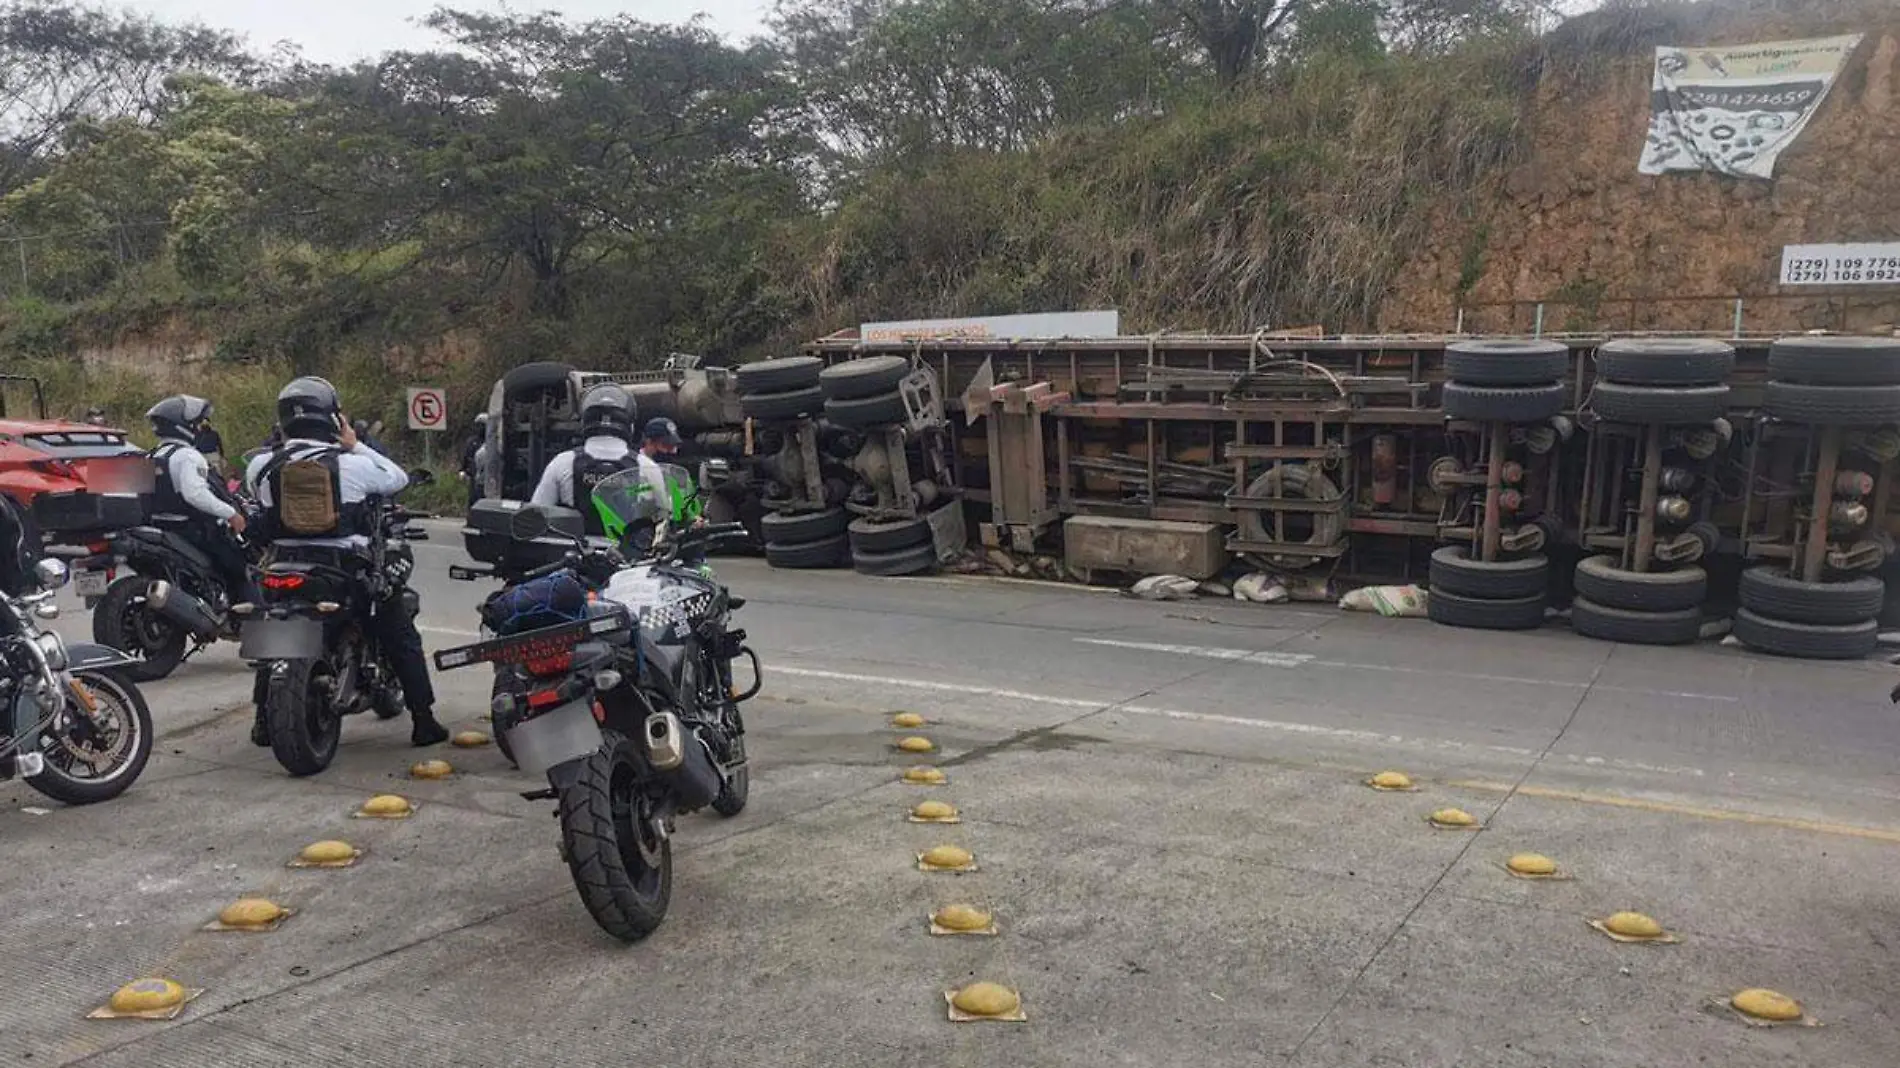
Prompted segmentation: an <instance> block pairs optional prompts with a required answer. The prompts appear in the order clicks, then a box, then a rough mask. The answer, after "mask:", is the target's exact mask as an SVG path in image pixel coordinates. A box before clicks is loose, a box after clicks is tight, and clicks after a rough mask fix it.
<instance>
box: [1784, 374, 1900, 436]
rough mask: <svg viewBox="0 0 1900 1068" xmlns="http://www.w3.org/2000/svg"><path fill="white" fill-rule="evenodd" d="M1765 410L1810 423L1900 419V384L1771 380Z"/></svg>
mask: <svg viewBox="0 0 1900 1068" xmlns="http://www.w3.org/2000/svg"><path fill="white" fill-rule="evenodd" d="M1761 406H1762V410H1763V411H1765V412H1767V413H1768V414H1769V415H1772V416H1774V417H1775V418H1776V419H1780V420H1782V421H1784V422H1789V423H1806V424H1808V425H1809V426H1880V425H1881V424H1883V423H1894V422H1900V385H1896V386H1810V385H1804V384H1801V383H1798V382H1770V383H1768V389H1767V391H1766V392H1765V393H1764V394H1763V395H1762V405H1761Z"/></svg>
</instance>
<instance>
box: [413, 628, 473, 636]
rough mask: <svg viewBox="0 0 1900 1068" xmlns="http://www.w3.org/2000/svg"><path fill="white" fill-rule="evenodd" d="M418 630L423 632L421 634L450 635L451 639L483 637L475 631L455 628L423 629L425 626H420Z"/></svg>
mask: <svg viewBox="0 0 1900 1068" xmlns="http://www.w3.org/2000/svg"><path fill="white" fill-rule="evenodd" d="M416 629H417V630H419V631H421V632H422V633H424V634H446V635H448V636H449V637H451V638H479V637H481V635H480V634H478V633H476V632H475V631H472V630H456V629H455V628H454V627H423V626H418V627H417V628H416Z"/></svg>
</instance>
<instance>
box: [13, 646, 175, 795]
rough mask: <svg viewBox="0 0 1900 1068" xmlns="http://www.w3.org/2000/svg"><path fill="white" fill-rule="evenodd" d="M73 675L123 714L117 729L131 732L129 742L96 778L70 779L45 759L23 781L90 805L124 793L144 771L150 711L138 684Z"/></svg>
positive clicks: (109, 676)
mask: <svg viewBox="0 0 1900 1068" xmlns="http://www.w3.org/2000/svg"><path fill="white" fill-rule="evenodd" d="M73 677H74V678H75V679H76V680H78V681H79V682H82V683H84V684H85V685H86V686H87V687H88V688H90V689H91V690H92V691H93V694H94V695H95V698H96V697H99V696H104V697H106V698H107V699H108V700H110V701H111V702H112V703H113V705H115V706H116V707H115V708H114V712H115V714H119V715H123V716H125V717H126V721H125V722H124V723H121V724H119V729H120V730H121V731H125V730H130V731H131V732H133V733H132V738H131V741H130V742H129V743H128V744H127V745H125V746H124V747H123V748H124V752H123V754H122V755H121V757H120V759H119V761H118V763H117V766H115V767H114V768H113V769H112V770H111V771H110V772H108V773H106V774H105V775H102V776H100V777H97V778H87V779H80V778H74V777H73V776H71V775H68V774H66V772H65V771H63V770H61V769H60V767H59V766H58V765H57V764H55V763H54V762H53V761H52V760H50V759H49V760H48V761H47V763H46V770H44V771H42V772H40V773H39V774H38V775H34V776H30V777H29V778H28V779H27V780H26V782H27V785H28V786H31V787H32V788H33V789H35V790H38V791H39V792H40V793H43V794H45V795H46V796H47V797H50V798H52V799H53V800H55V801H59V802H63V803H65V804H68V805H92V804H97V803H98V802H100V801H110V800H112V799H113V798H115V797H117V796H119V795H120V794H122V793H124V792H125V791H126V789H127V788H128V787H130V786H131V785H132V784H133V783H134V782H136V781H138V777H139V775H140V773H142V772H143V771H144V770H145V762H146V761H147V760H149V759H151V756H152V710H151V709H150V708H148V707H146V704H145V695H144V694H142V693H140V692H139V688H138V686H137V685H135V684H134V683H133V682H132V681H131V680H129V679H126V678H124V677H122V676H121V675H119V674H117V673H115V672H112V671H80V672H75V673H74V675H73Z"/></svg>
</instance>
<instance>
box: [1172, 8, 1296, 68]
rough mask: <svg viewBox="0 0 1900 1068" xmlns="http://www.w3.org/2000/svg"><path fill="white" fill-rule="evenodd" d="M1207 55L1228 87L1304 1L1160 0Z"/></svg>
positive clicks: (1284, 25) (1254, 59) (1258, 55)
mask: <svg viewBox="0 0 1900 1068" xmlns="http://www.w3.org/2000/svg"><path fill="white" fill-rule="evenodd" d="M1162 2H1163V3H1165V4H1167V5H1168V7H1169V8H1170V9H1171V10H1172V11H1173V12H1174V13H1175V15H1176V16H1177V17H1178V18H1179V19H1180V20H1181V24H1182V26H1183V27H1185V28H1186V30H1187V33H1188V36H1189V37H1190V38H1191V39H1192V40H1193V41H1194V43H1195V44H1196V45H1198V46H1199V47H1200V49H1201V51H1202V52H1203V53H1205V54H1206V56H1207V61H1208V63H1209V64H1211V65H1212V66H1213V68H1214V80H1215V82H1216V83H1218V84H1219V85H1220V86H1221V87H1222V88H1223V89H1225V88H1231V87H1232V86H1234V85H1236V84H1238V83H1239V82H1240V80H1241V79H1242V78H1244V77H1246V76H1247V74H1248V73H1249V72H1251V71H1252V70H1253V69H1254V65H1255V63H1256V62H1257V61H1258V60H1259V58H1260V55H1261V52H1262V51H1263V50H1264V49H1265V48H1266V47H1267V45H1268V43H1269V42H1270V41H1272V40H1273V38H1274V37H1275V35H1277V34H1278V33H1279V32H1280V31H1281V30H1282V29H1283V28H1285V27H1286V26H1287V22H1288V20H1289V19H1291V18H1293V17H1294V15H1296V14H1297V13H1298V12H1299V11H1300V9H1301V8H1302V7H1304V6H1305V3H1306V0H1162Z"/></svg>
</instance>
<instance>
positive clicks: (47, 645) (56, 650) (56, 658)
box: [33, 631, 66, 671]
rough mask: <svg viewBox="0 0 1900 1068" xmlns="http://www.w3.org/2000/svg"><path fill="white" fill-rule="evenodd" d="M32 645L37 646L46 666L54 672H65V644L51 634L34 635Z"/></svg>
mask: <svg viewBox="0 0 1900 1068" xmlns="http://www.w3.org/2000/svg"><path fill="white" fill-rule="evenodd" d="M33 644H34V645H37V646H39V650H40V655H41V656H43V657H45V658H46V666H47V667H50V668H52V669H53V670H54V671H64V670H66V643H65V642H63V641H61V640H60V637H59V635H57V634H54V633H52V632H50V631H49V632H47V633H45V634H36V635H34V637H33Z"/></svg>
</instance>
